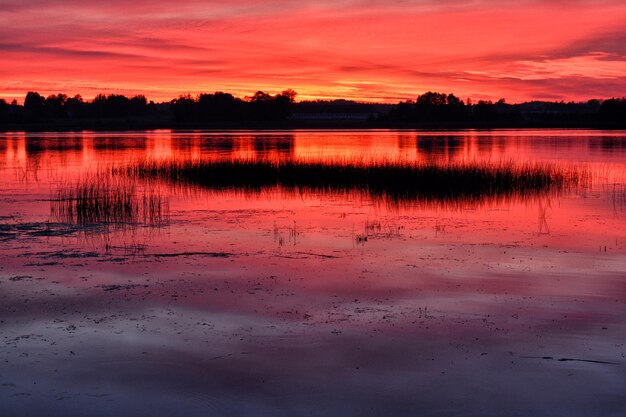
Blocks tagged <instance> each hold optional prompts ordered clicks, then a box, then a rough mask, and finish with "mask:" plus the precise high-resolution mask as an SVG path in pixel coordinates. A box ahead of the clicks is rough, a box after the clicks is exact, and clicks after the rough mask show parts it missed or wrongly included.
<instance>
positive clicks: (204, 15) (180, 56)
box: [0, 0, 626, 101]
mask: <svg viewBox="0 0 626 417" xmlns="http://www.w3.org/2000/svg"><path fill="white" fill-rule="evenodd" d="M625 20H626V8H625V7H624V6H623V3H622V2H618V1H572V2H567V3H564V2H561V1H557V0H551V1H545V0H544V1H540V0H524V1H503V2H493V1H486V0H475V1H458V0H448V1H434V0H421V1H420V0H404V1H401V0H397V1H382V0H343V1H330V0H323V1H316V2H313V1H303V2H293V1H287V0H274V1H269V2H268V1H258V0H234V1H231V2H224V1H218V0H205V1H201V0H191V1H188V2H184V3H175V2H171V1H169V2H165V1H162V0H151V1H147V0H137V1H134V2H127V1H122V0H110V1H107V2H101V1H95V0H80V1H79V0H65V1H52V0H21V1H19V2H18V1H15V0H5V1H3V2H2V4H1V5H0V21H3V22H5V23H6V24H3V25H2V26H0V39H1V41H0V51H1V52H2V54H3V61H4V67H3V68H2V69H1V70H0V85H2V86H3V91H2V92H1V93H3V94H4V93H6V92H7V89H8V87H7V86H14V87H12V89H11V94H15V95H16V96H17V95H21V94H23V93H25V91H22V92H20V91H18V87H17V86H20V85H22V86H26V85H28V86H29V88H44V85H55V86H57V87H56V88H60V89H62V88H68V89H71V88H73V87H74V88H78V87H79V86H86V85H88V86H91V87H90V88H89V90H88V91H87V90H86V91H79V92H80V93H81V94H83V95H84V96H86V97H89V96H90V95H93V94H95V92H96V91H95V89H97V88H98V87H97V86H101V88H102V89H109V90H110V89H119V90H124V91H125V90H128V89H133V90H136V91H140V92H151V93H153V94H154V96H152V97H151V98H154V99H168V98H171V97H172V94H173V95H177V92H180V93H183V92H199V91H204V90H213V89H221V90H230V91H233V92H235V93H239V92H240V93H241V94H249V93H250V92H251V91H255V90H257V89H266V90H274V91H280V90H282V89H284V88H287V87H291V88H294V89H296V90H297V91H298V92H299V93H300V97H301V98H312V97H320V96H324V97H337V96H347V97H353V98H363V99H384V100H389V101H396V100H400V99H405V98H411V97H414V96H415V95H416V94H418V93H420V92H423V91H424V90H433V89H439V90H444V91H448V92H455V93H457V94H459V95H461V96H470V95H471V96H480V97H481V98H482V97H489V98H499V97H502V96H505V97H507V98H508V99H510V100H512V101H516V100H525V99H530V98H542V97H543V98H549V97H556V96H559V97H564V98H567V99H583V98H585V95H587V94H590V93H594V95H596V96H612V95H620V94H624V91H626V84H625V83H624V80H623V77H622V76H621V75H622V74H623V73H625V72H624V71H626V69H625V67H624V61H625V59H624V58H625V57H626V46H625V45H626V31H625V30H624V29H623V22H624V21H625ZM41 80H47V83H42V84H37V83H38V82H41ZM38 85H41V87H37V86H38ZM550 86H552V87H550ZM81 88H83V87H81ZM565 88H567V90H564V89H565ZM44 93H46V91H44ZM359 95H361V96H359Z"/></svg>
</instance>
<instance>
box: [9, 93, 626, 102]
mask: <svg viewBox="0 0 626 417" xmlns="http://www.w3.org/2000/svg"><path fill="white" fill-rule="evenodd" d="M287 90H292V89H286V90H283V91H277V92H267V91H262V90H257V91H255V92H264V93H267V94H270V95H272V96H275V95H279V94H281V93H282V92H284V91H287ZM29 93H36V94H39V95H41V96H42V97H43V98H47V97H50V96H56V95H65V96H67V98H68V99H69V98H75V97H77V96H80V98H81V99H82V100H83V101H84V102H85V103H91V102H93V101H94V100H95V99H96V97H98V96H105V97H108V96H110V95H121V96H124V97H126V98H129V99H130V98H133V97H138V96H143V97H144V98H145V99H146V101H147V102H148V103H151V102H152V103H154V104H171V103H172V102H173V101H175V100H177V99H180V98H187V97H190V98H191V99H193V100H198V99H199V98H200V96H201V95H213V94H218V93H222V94H230V95H232V96H233V97H234V98H235V99H237V100H242V101H250V99H251V97H252V96H253V95H254V93H250V94H246V95H243V96H238V95H236V94H233V93H231V92H229V91H224V90H216V91H212V92H208V91H207V92H199V93H196V94H181V95H179V96H177V97H173V98H170V99H165V100H158V101H157V100H152V99H151V98H150V97H147V96H145V95H144V94H141V93H138V94H124V93H119V94H117V93H108V94H105V93H98V94H96V95H94V96H92V97H85V96H83V95H81V94H67V93H63V92H56V93H51V94H41V93H40V92H39V91H28V92H26V93H25V94H24V96H23V97H22V98H19V99H18V98H15V99H14V100H16V102H17V104H18V105H20V106H23V105H24V101H25V98H26V95H27V94H29ZM428 93H436V94H439V93H442V92H439V91H433V90H428V91H424V92H423V93H419V94H416V95H415V96H413V98H408V99H406V100H402V101H397V102H384V101H363V100H358V99H351V98H346V97H336V98H311V99H306V100H300V99H299V98H298V97H299V94H298V93H297V91H296V96H295V99H294V101H293V103H295V104H298V103H315V102H321V103H331V102H336V101H345V102H349V103H356V104H363V105H389V106H394V105H398V104H400V103H406V102H415V100H416V99H417V98H418V97H419V96H421V95H423V94H428ZM443 94H445V95H454V96H457V95H456V94H455V93H454V92H443ZM457 97H458V96H457ZM458 98H459V99H461V101H463V103H465V104H466V105H474V104H478V103H479V101H480V100H475V99H474V98H472V97H458ZM616 99H617V100H624V99H626V97H625V96H620V95H614V96H611V97H589V98H586V99H581V100H571V101H567V100H528V101H518V102H512V101H509V100H508V99H507V98H506V97H500V99H498V100H504V102H505V103H506V104H508V105H513V106H515V105H521V104H529V103H533V102H538V103H556V104H560V103H566V104H586V103H589V102H592V101H598V102H600V103H602V102H604V101H607V100H616ZM0 100H5V102H6V103H7V104H11V103H12V100H13V99H11V100H9V99H7V98H5V97H2V96H0ZM468 100H469V103H468ZM498 100H484V101H485V102H492V103H493V104H496V103H497V101H498Z"/></svg>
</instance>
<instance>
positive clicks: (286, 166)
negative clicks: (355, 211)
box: [113, 159, 589, 202]
mask: <svg viewBox="0 0 626 417" xmlns="http://www.w3.org/2000/svg"><path fill="white" fill-rule="evenodd" d="M113 171H114V173H116V174H123V175H127V176H129V177H130V178H140V179H158V180H165V181H167V182H169V183H172V184H176V185H190V186H201V187H206V188H210V189H217V190H222V189H236V190H245V191H261V190H264V189H268V188H275V187H279V188H282V189H287V190H301V191H314V192H319V191H322V192H323V191H331V192H353V191H360V192H364V193H367V194H369V195H370V196H373V197H382V198H386V199H388V200H396V201H397V200H422V201H423V200H426V201H443V202H445V201H450V200H455V201H457V200H469V201H476V200H481V199H486V198H502V197H513V196H524V195H538V194H544V193H548V192H553V191H556V192H560V191H564V190H566V189H570V188H572V187H577V186H580V185H583V184H584V183H587V182H588V180H589V178H588V174H587V172H586V171H585V170H583V169H580V168H575V167H567V168H563V167H557V166H555V165H550V164H546V163H523V164H515V163H504V162H502V163H486V162H485V163H467V162H463V163H447V164H442V163H432V162H424V163H422V162H420V163H418V162H416V163H410V162H375V163H369V164H361V163H355V162H347V161H344V162H335V163H322V162H306V161H299V160H284V161H270V160H241V159H221V160H201V159H198V160H185V161H181V160H165V161H149V160H142V161H136V162H134V163H131V164H129V165H126V166H122V167H116V168H114V169H113Z"/></svg>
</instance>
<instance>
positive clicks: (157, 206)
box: [50, 173, 169, 227]
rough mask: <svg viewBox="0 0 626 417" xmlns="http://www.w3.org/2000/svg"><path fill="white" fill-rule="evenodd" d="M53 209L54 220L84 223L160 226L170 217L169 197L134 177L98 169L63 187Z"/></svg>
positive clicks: (56, 195)
mask: <svg viewBox="0 0 626 417" xmlns="http://www.w3.org/2000/svg"><path fill="white" fill-rule="evenodd" d="M50 213H51V218H52V219H53V221H55V222H59V223H68V224H76V225H81V226H90V225H102V224H103V225H115V226H120V227H123V226H134V225H147V226H161V225H164V224H165V223H167V221H168V220H169V199H168V198H167V196H166V195H165V194H163V193H161V192H159V191H158V190H156V189H151V188H145V187H143V188H142V187H140V186H139V185H138V184H137V182H136V181H134V180H132V179H129V178H121V177H112V176H111V175H106V174H104V173H99V174H95V175H92V176H88V177H86V178H84V179H82V180H80V181H78V182H77V183H75V184H70V185H65V186H62V187H60V188H59V189H58V190H57V191H56V193H55V194H54V195H53V196H52V198H51V202H50Z"/></svg>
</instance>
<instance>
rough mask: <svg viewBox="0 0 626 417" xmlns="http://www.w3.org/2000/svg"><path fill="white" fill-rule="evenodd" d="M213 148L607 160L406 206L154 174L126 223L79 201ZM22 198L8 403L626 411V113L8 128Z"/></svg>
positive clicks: (300, 410) (6, 199) (92, 410)
mask: <svg viewBox="0 0 626 417" xmlns="http://www.w3.org/2000/svg"><path fill="white" fill-rule="evenodd" d="M211 158H214V159H223V158H229V159H245V160H250V159H271V160H275V161H280V160H295V161H307V162H323V163H328V164H332V163H337V162H338V161H339V162H346V161H356V162H358V163H362V164H364V165H367V164H372V163H377V162H381V161H385V162H414V161H417V162H422V163H432V162H436V163H467V164H473V163H477V164H502V163H513V164H524V163H541V164H545V165H549V166H552V167H556V168H558V169H562V170H571V169H580V170H584V172H586V173H588V174H589V175H590V177H589V179H588V180H587V181H585V182H584V183H581V184H578V186H576V187H572V188H571V189H567V190H560V191H555V190H553V191H549V192H548V191H546V192H538V193H532V194H523V193H522V194H516V195H514V196H510V197H499V198H487V197H485V198H476V199H472V200H471V201H468V200H467V199H458V200H454V199H452V200H445V201H443V200H442V201H428V202H425V201H418V200H414V201H411V200H409V201H403V202H402V203H401V204H399V203H392V202H389V201H383V200H380V199H377V198H373V197H372V196H371V195H369V194H368V193H367V192H337V191H334V192H333V191H330V190H326V191H316V192H313V191H310V190H309V191H302V190H301V191H298V190H297V189H295V190H294V189H290V190H284V189H281V188H278V187H272V188H268V189H263V190H256V191H250V190H242V189H233V188H229V189H221V190H216V189H211V188H207V187H194V186H189V185H186V186H181V185H180V184H173V183H171V182H169V183H168V182H164V181H156V180H155V181H146V180H136V181H133V182H132V184H131V185H130V186H129V187H130V188H128V189H129V190H130V192H131V193H132V194H133V195H134V197H136V201H137V202H138V208H137V216H136V217H132V218H126V219H123V221H119V222H115V221H113V222H110V223H108V224H102V222H98V221H78V220H77V219H75V218H73V217H72V216H64V215H63V214H62V213H60V210H59V206H58V204H57V203H56V202H55V199H56V198H57V197H58V196H59V192H62V191H63V190H68V189H72V187H75V186H76V184H80V183H84V182H85V181H91V182H92V183H93V181H103V176H102V173H103V172H109V171H110V169H111V167H123V166H126V165H128V164H133V163H136V162H137V161H139V160H146V159H147V160H156V161H161V160H173V159H174V160H197V159H211ZM120 181H124V180H120ZM127 185H128V183H127ZM0 193H1V194H2V196H1V197H2V198H1V199H0V303H1V307H0V329H2V332H1V337H2V345H0V414H2V415H21V416H28V415H33V416H35V415H43V414H46V415H49V414H50V411H48V410H53V411H52V415H64V416H73V415H76V416H79V415H134V416H142V415H146V416H156V415H198V416H204V415H242V416H247V415H250V416H260V415H267V416H283V415H284V416H294V415H303V416H304V415H306V416H309V415H310V416H340V415H354V416H357V415H358V416H363V415H372V416H393V415H398V416H401V415H406V416H412V415H437V416H441V415H444V416H447V415H454V416H457V415H471V416H474V415H475V416H509V415H510V416H518V415H519V416H525V415H541V416H561V415H568V416H586V415H594V416H595V415H609V416H623V415H626V397H625V396H624V392H626V358H625V352H626V346H625V343H626V337H625V336H624V335H626V323H625V322H624V317H626V132H621V131H555V130H549V131H541V130H531V131H516V130H503V131H489V132H482V131H462V132H455V133H432V132H408V131H402V132H398V131H365V132H363V131H358V132H344V131H342V132H333V131H313V132H309V131H297V132H262V133H254V132H229V133H213V132H211V133H207V132H172V131H155V132H131V133H128V132H126V133H92V132H84V133H63V134H57V133H43V134H41V133H37V134H25V133H8V134H0ZM150 193H153V194H154V195H158V196H159V200H158V208H159V210H158V215H157V216H150V215H145V212H146V211H147V209H146V206H145V203H142V201H146V199H145V196H146V195H148V194H150ZM92 220H93V219H92Z"/></svg>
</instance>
